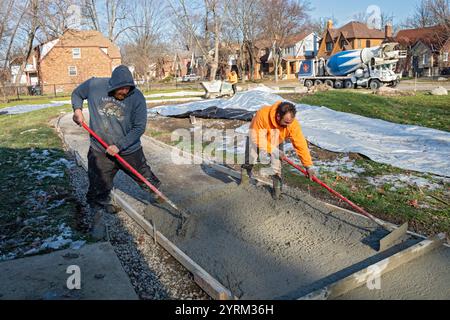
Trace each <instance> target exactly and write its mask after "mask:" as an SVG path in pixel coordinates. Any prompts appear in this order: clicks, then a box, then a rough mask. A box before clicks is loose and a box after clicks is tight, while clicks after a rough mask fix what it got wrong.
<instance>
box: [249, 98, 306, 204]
mask: <svg viewBox="0 0 450 320" xmlns="http://www.w3.org/2000/svg"><path fill="white" fill-rule="evenodd" d="M296 112H297V110H296V109H295V106H294V105H293V104H292V103H290V102H281V101H279V102H277V103H275V104H274V105H272V106H267V107H263V108H261V109H260V110H259V111H258V112H256V114H255V116H254V117H253V120H252V122H251V124H250V131H249V137H248V138H247V143H246V148H245V149H246V150H245V164H243V165H242V167H241V183H242V184H246V183H248V181H249V180H250V178H251V176H252V170H253V166H254V164H255V163H256V162H257V160H258V157H259V152H260V151H261V150H263V151H265V152H267V154H269V155H270V160H271V178H272V182H273V195H274V198H275V199H279V197H280V194H281V187H282V180H281V159H280V157H281V156H282V150H281V151H280V146H282V144H283V142H284V141H285V140H286V139H289V140H290V141H291V142H292V145H293V146H294V149H295V151H296V153H297V155H298V157H299V158H300V161H301V162H302V164H303V166H304V167H305V169H306V171H307V173H308V177H309V178H310V179H311V180H312V179H313V177H314V176H315V172H314V170H313V169H312V167H311V166H312V165H313V162H312V159H311V154H310V151H309V148H308V143H307V141H306V139H305V137H304V136H303V133H302V130H301V127H300V124H299V122H298V120H297V119H296V118H295V115H296Z"/></svg>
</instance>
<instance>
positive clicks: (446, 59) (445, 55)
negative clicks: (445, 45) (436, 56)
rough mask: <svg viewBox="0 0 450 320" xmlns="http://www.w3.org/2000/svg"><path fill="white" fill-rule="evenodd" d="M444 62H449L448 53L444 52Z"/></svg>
mask: <svg viewBox="0 0 450 320" xmlns="http://www.w3.org/2000/svg"><path fill="white" fill-rule="evenodd" d="M442 60H443V61H444V62H448V52H444V56H443V57H442Z"/></svg>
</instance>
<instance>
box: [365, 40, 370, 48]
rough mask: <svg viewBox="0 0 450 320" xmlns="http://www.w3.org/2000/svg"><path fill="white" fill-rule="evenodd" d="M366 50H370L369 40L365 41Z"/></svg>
mask: <svg viewBox="0 0 450 320" xmlns="http://www.w3.org/2000/svg"><path fill="white" fill-rule="evenodd" d="M366 48H370V40H366Z"/></svg>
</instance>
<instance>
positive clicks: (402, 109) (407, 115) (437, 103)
mask: <svg viewBox="0 0 450 320" xmlns="http://www.w3.org/2000/svg"><path fill="white" fill-rule="evenodd" d="M289 98H290V99H294V100H295V102H298V103H304V104H310V105H318V106H325V107H328V108H330V109H333V110H336V111H342V112H348V113H354V114H358V115H361V116H365V117H369V118H377V119H382V120H386V121H390V122H395V123H400V124H410V125H419V126H424V127H428V128H435V129H439V130H445V131H450V96H432V95H427V94H425V93H418V94H417V95H416V96H401V97H400V96H399V97H384V96H377V95H373V94H363V93H358V92H350V91H337V90H331V91H325V92H318V93H316V94H314V95H311V96H303V97H299V96H290V97H289Z"/></svg>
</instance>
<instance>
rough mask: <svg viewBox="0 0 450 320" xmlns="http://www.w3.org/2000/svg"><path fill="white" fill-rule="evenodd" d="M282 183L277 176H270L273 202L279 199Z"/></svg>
mask: <svg viewBox="0 0 450 320" xmlns="http://www.w3.org/2000/svg"><path fill="white" fill-rule="evenodd" d="M282 184H283V183H282V181H281V177H280V176H279V175H273V176H272V186H273V190H272V197H273V199H274V200H280V198H281V191H282Z"/></svg>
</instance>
